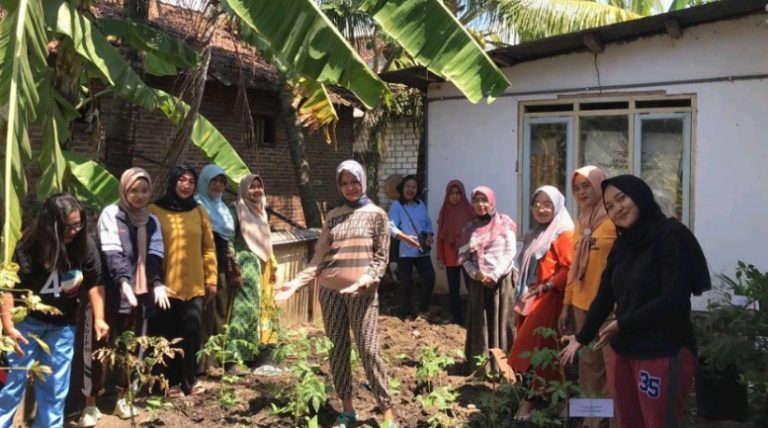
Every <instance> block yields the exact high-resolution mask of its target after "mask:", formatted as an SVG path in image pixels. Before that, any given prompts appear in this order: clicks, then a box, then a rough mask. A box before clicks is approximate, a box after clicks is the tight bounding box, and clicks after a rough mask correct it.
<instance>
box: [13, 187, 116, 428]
mask: <svg viewBox="0 0 768 428" xmlns="http://www.w3.org/2000/svg"><path fill="white" fill-rule="evenodd" d="M86 226H87V223H86V217H85V211H84V210H83V208H82V207H81V206H80V204H79V203H78V202H77V200H75V198H74V197H72V196H71V195H69V194H66V193H59V194H55V195H53V196H51V197H49V198H48V199H46V201H45V202H43V206H42V209H41V211H40V214H39V215H38V217H37V219H36V220H35V222H34V223H33V224H32V225H31V226H29V227H28V228H27V229H26V230H25V231H24V233H23V235H22V238H21V240H20V241H19V243H18V244H17V245H16V251H15V252H14V255H13V261H14V262H15V263H17V264H18V267H19V271H18V275H19V280H20V283H19V284H18V285H17V288H18V289H20V290H22V291H21V292H22V293H24V291H23V290H30V291H31V292H33V293H34V294H35V295H36V296H39V297H40V300H41V303H43V304H45V305H48V306H52V307H54V308H56V309H58V310H59V311H60V313H58V314H52V313H51V312H49V311H41V310H36V309H33V310H30V311H29V313H28V314H27V315H26V316H25V317H24V319H23V320H21V321H19V322H14V320H13V316H12V309H13V306H14V300H15V299H18V300H21V298H22V297H23V294H18V293H16V292H4V293H3V296H2V299H3V305H2V309H1V310H0V314H1V316H2V324H3V334H4V335H5V336H6V338H7V339H9V340H10V341H11V342H10V343H12V344H13V345H14V348H15V349H14V352H9V353H8V365H9V366H10V367H22V368H25V369H29V368H31V367H32V365H33V363H35V362H39V363H40V364H41V365H44V366H48V367H50V369H51V371H52V373H51V374H50V375H47V376H45V379H43V380H42V381H41V380H37V381H35V384H34V385H35V399H36V401H37V416H36V418H35V421H34V423H33V424H32V426H33V427H46V428H47V427H54V428H60V427H63V426H64V402H65V400H66V398H67V393H68V392H69V380H70V371H71V368H72V356H73V354H74V348H75V319H76V316H77V307H78V299H77V297H78V292H79V291H80V290H81V289H85V290H87V295H88V298H89V300H90V303H91V306H92V308H93V315H94V319H95V321H94V328H95V330H96V337H97V339H100V338H102V337H106V335H107V333H108V332H109V326H108V325H107V323H106V322H105V321H104V288H103V286H102V285H101V284H100V282H101V261H100V258H99V251H98V248H97V247H96V245H95V244H94V243H93V241H92V240H91V239H90V238H89V237H88V233H87V231H86ZM33 336H34V337H36V338H39V339H40V340H42V341H43V342H44V343H45V344H46V345H48V347H49V348H50V352H46V351H45V350H44V349H43V347H42V346H41V345H40V344H39V343H38V342H37V340H33ZM28 374H29V373H28V372H27V370H11V371H10V372H9V373H8V379H7V381H6V384H5V386H3V388H2V390H0V427H2V428H7V427H10V426H11V423H12V422H13V417H14V415H15V414H16V408H17V407H18V405H19V402H20V401H21V399H22V397H23V396H24V390H25V389H26V386H27V375H28Z"/></svg>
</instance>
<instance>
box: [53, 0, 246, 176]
mask: <svg viewBox="0 0 768 428" xmlns="http://www.w3.org/2000/svg"><path fill="white" fill-rule="evenodd" d="M45 18H46V23H47V24H48V26H49V27H50V28H51V29H53V31H55V32H56V33H58V34H61V35H63V36H66V37H69V38H70V39H71V40H72V42H73V45H74V47H75V49H76V52H77V54H78V55H80V56H82V57H83V58H85V59H86V60H87V61H89V63H90V65H91V66H93V67H94V68H95V69H96V70H98V72H99V74H100V75H101V78H102V79H103V80H104V81H105V83H107V84H109V85H110V86H112V87H113V88H114V91H115V94H116V95H117V96H119V97H121V98H123V99H125V100H128V101H130V102H132V103H134V104H136V105H138V106H140V107H142V108H144V109H146V110H149V111H155V110H159V111H161V112H162V113H163V114H164V115H165V116H166V117H167V118H168V119H169V120H170V121H171V122H173V124H174V125H176V126H178V125H180V124H181V122H182V121H183V120H184V118H185V117H186V116H187V114H188V113H189V111H190V107H189V105H187V104H186V103H184V102H183V101H181V100H179V99H178V98H176V97H174V96H172V95H170V94H168V93H167V92H164V91H161V90H157V89H154V88H151V87H149V86H147V85H146V84H145V83H144V82H143V81H142V80H141V78H140V77H139V75H138V74H136V73H135V72H134V71H133V70H132V69H131V66H130V65H129V64H128V62H126V61H125V60H124V59H123V57H122V56H120V53H119V52H118V51H117V49H116V48H115V47H114V46H112V45H111V44H110V43H109V42H108V41H107V39H106V38H105V37H104V36H103V35H102V34H101V32H100V31H99V29H98V28H96V27H95V26H94V25H93V24H92V23H91V22H90V21H89V20H88V19H87V18H86V17H85V16H83V15H82V14H80V13H79V12H78V11H77V10H75V9H74V8H73V7H72V6H71V5H70V4H69V3H67V2H66V1H64V0H46V4H45ZM191 140H192V143H193V144H194V145H195V146H197V147H198V148H199V149H200V150H201V151H202V152H203V154H205V156H206V157H208V159H209V160H210V161H211V162H213V163H215V164H217V165H219V166H221V167H222V168H224V170H225V171H226V172H227V177H228V178H229V179H230V181H231V182H233V183H239V181H240V178H241V177H243V176H244V175H246V174H248V173H249V172H250V170H249V169H248V167H247V166H246V165H245V162H243V160H242V159H241V158H240V155H238V154H237V151H236V150H235V149H234V148H233V147H232V145H231V144H230V143H229V141H227V139H226V138H225V137H224V135H223V134H221V132H219V131H218V130H217V129H216V128H215V127H214V126H213V124H211V123H210V122H209V121H208V120H207V119H206V118H205V117H203V116H202V115H200V114H198V115H197V117H196V119H195V124H194V126H193V131H192V136H191Z"/></svg>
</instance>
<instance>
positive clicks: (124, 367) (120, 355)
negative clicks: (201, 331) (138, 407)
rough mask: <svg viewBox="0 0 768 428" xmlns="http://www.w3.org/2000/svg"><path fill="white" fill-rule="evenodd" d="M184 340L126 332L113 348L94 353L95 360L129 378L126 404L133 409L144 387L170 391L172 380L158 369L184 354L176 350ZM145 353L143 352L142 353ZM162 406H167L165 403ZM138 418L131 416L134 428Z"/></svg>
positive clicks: (101, 349)
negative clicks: (169, 385)
mask: <svg viewBox="0 0 768 428" xmlns="http://www.w3.org/2000/svg"><path fill="white" fill-rule="evenodd" d="M180 341H181V339H180V338H176V339H173V340H170V341H169V340H168V339H166V338H164V337H155V336H136V334H135V333H134V332H133V331H131V330H128V331H125V332H123V334H121V335H120V336H119V337H117V339H115V343H114V344H113V346H112V347H104V348H100V349H99V350H97V351H96V352H94V353H93V356H94V358H96V359H97V360H99V361H101V363H102V364H104V365H105V366H106V367H108V368H112V369H117V370H119V371H121V372H123V373H125V374H126V375H127V377H128V388H127V389H126V391H125V401H126V402H127V403H128V405H129V406H130V407H133V405H134V401H135V399H136V392H137V391H138V390H140V389H142V388H143V387H146V388H147V389H149V390H152V389H153V388H154V387H155V386H157V387H159V388H160V390H161V391H163V392H165V391H167V390H168V380H167V379H166V378H165V377H164V376H163V375H162V374H155V373H154V368H155V367H156V366H158V365H160V366H165V365H166V359H173V358H174V357H175V356H176V355H177V354H178V355H183V354H184V351H183V350H181V349H179V348H174V347H173V345H176V344H177V343H179V342H180ZM140 349H143V350H144V352H143V353H140V352H139V350H140ZM159 406H163V404H162V401H161V402H160V404H159ZM135 425H136V422H135V418H134V417H133V416H131V426H135Z"/></svg>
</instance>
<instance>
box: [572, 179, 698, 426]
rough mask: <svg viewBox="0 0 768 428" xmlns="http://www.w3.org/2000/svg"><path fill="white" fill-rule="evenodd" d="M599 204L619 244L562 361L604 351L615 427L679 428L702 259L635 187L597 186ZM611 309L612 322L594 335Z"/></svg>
mask: <svg viewBox="0 0 768 428" xmlns="http://www.w3.org/2000/svg"><path fill="white" fill-rule="evenodd" d="M601 187H602V189H603V203H604V204H605V209H606V211H607V212H608V217H609V218H610V219H611V221H613V223H614V224H615V225H616V231H617V232H618V238H616V241H615V242H614V244H613V249H612V250H611V253H610V255H609V256H608V264H607V266H606V267H605V271H604V272H603V275H602V280H601V282H600V288H599V290H598V292H597V296H596V297H595V300H594V302H592V305H591V306H590V308H589V312H587V317H586V320H585V321H584V326H583V327H582V328H581V329H580V330H579V332H578V333H577V334H576V335H575V336H565V337H564V338H563V340H564V341H567V342H568V345H567V346H566V347H565V348H564V349H563V350H562V351H561V355H560V356H561V361H562V362H563V363H570V362H571V361H572V360H573V356H574V355H575V354H576V352H577V351H578V350H579V349H580V348H581V347H583V346H586V345H589V344H590V342H592V340H593V339H594V338H595V337H597V342H596V343H595V345H594V348H595V349H600V348H602V347H603V346H605V345H606V344H609V343H610V345H611V350H610V351H609V352H610V358H609V364H608V382H609V385H610V387H611V391H612V392H613V394H614V400H615V407H616V410H617V414H618V422H619V426H621V427H669V426H679V425H680V423H681V421H682V417H683V406H684V403H685V400H686V398H687V396H688V391H689V390H690V387H691V383H692V381H693V375H694V372H695V369H696V357H695V354H696V339H695V337H694V334H693V324H692V323H691V302H690V298H691V294H695V295H699V294H701V293H702V292H703V291H706V290H708V289H709V288H710V286H711V283H710V277H709V269H708V268H707V261H706V259H705V258H704V253H703V252H702V250H701V246H699V243H698V241H697V240H696V238H695V237H694V236H693V234H692V233H691V231H690V230H689V229H688V228H687V227H685V226H684V225H682V224H680V223H679V222H678V221H677V220H676V219H674V218H668V217H666V216H665V215H664V214H663V213H662V212H661V209H660V208H659V205H658V204H657V203H656V201H655V200H654V197H653V192H652V191H651V188H650V187H648V185H647V184H646V183H645V182H644V181H643V180H641V179H639V178H637V177H634V176H631V175H620V176H617V177H613V178H609V179H607V180H605V181H603V183H602V185H601ZM614 307H615V319H613V320H611V321H609V322H608V323H607V325H605V326H603V327H601V326H602V325H603V323H604V322H605V321H606V319H607V318H608V316H609V315H610V314H611V312H613V311H614Z"/></svg>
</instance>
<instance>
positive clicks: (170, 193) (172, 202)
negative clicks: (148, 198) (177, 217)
mask: <svg viewBox="0 0 768 428" xmlns="http://www.w3.org/2000/svg"><path fill="white" fill-rule="evenodd" d="M185 172H191V173H192V175H193V176H194V177H195V183H197V172H195V170H194V168H192V167H191V166H189V165H186V164H179V165H176V166H175V167H174V168H173V170H172V171H171V175H170V176H169V177H168V187H166V188H165V195H163V196H162V197H160V199H158V200H156V201H155V205H157V206H159V207H160V208H163V209H166V210H168V211H174V212H187V211H191V210H193V209H195V207H197V201H195V198H194V196H190V197H188V198H186V199H181V198H180V197H179V195H177V194H176V183H177V182H178V181H179V179H180V178H181V176H182V175H184V173H185Z"/></svg>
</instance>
